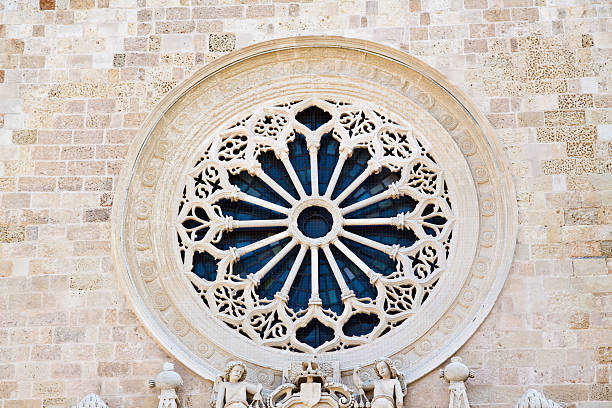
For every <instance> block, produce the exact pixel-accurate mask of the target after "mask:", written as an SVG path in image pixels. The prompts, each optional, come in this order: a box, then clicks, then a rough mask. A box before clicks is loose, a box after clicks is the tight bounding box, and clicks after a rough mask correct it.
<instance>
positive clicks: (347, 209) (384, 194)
mask: <svg viewBox="0 0 612 408" xmlns="http://www.w3.org/2000/svg"><path fill="white" fill-rule="evenodd" d="M390 197H391V192H390V191H389V190H385V191H383V192H382V193H378V194H375V195H373V196H372V197H368V198H366V199H365V200H361V201H358V202H356V203H354V204H351V205H348V206H346V207H344V208H341V209H340V213H341V214H342V215H346V214H349V213H352V212H353V211H357V210H360V209H362V208H365V207H367V206H369V205H372V204H376V203H378V202H379V201H382V200H386V199H388V198H390Z"/></svg>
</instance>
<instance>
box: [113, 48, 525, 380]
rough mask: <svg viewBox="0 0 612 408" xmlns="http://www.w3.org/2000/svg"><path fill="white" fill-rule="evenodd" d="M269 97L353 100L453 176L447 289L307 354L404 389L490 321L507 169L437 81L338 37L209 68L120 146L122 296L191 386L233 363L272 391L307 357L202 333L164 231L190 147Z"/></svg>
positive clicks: (499, 275) (507, 251)
mask: <svg viewBox="0 0 612 408" xmlns="http://www.w3.org/2000/svg"><path fill="white" fill-rule="evenodd" d="M305 87H307V88H308V89H306V88H305ZM279 92H281V93H283V94H287V95H292V94H294V95H301V94H306V95H319V94H323V95H333V96H335V97H347V98H353V99H354V98H360V97H361V98H366V99H367V100H368V101H374V103H376V104H378V105H382V106H384V107H385V108H386V109H388V111H392V112H394V114H397V115H403V114H406V115H408V116H409V117H411V118H413V119H414V120H416V121H417V122H419V123H421V125H420V126H422V130H423V131H425V132H430V134H431V140H433V141H435V142H436V143H437V144H439V146H440V147H439V150H440V152H441V155H442V156H443V159H442V161H445V162H446V163H451V164H449V166H451V171H450V172H449V173H454V172H455V171H454V169H456V170H457V172H456V173H457V174H461V177H459V176H456V177H455V178H453V177H454V176H453V175H452V174H450V175H449V178H450V179H451V182H450V184H451V187H452V189H453V191H455V193H456V198H453V200H455V201H456V204H457V205H458V207H459V208H460V209H461V208H465V212H464V213H463V214H464V217H463V219H462V220H461V222H460V223H459V224H460V225H458V228H459V230H458V231H459V232H458V234H460V235H461V236H462V237H468V238H473V240H470V239H464V240H462V241H466V242H462V243H461V244H460V245H462V246H460V249H458V250H455V253H453V254H451V256H450V257H449V260H453V262H454V263H452V264H451V268H455V269H456V270H455V272H456V273H455V275H454V277H453V278H452V279H453V280H452V285H450V286H449V287H453V288H454V289H453V290H452V291H451V292H449V293H448V294H447V295H444V296H440V300H436V301H435V302H432V305H431V306H430V307H429V308H425V310H424V312H423V313H422V314H421V316H419V318H418V319H416V320H415V323H414V326H412V323H411V324H410V325H407V326H406V328H405V329H403V330H398V331H397V333H395V332H394V331H392V332H391V333H389V335H385V336H383V337H382V338H379V339H377V340H375V341H374V342H372V344H368V345H364V346H359V347H357V348H356V349H349V350H343V351H340V352H331V353H326V354H323V355H320V356H318V358H319V359H322V360H339V361H340V368H341V370H345V371H346V370H350V369H352V368H353V367H355V366H357V365H367V364H371V363H373V361H374V359H375V358H378V357H383V356H384V357H391V358H392V359H393V360H394V361H395V363H396V366H397V367H398V369H400V370H401V371H402V372H404V374H405V375H406V379H407V380H408V381H409V382H410V381H414V380H416V379H418V378H419V377H421V376H423V375H425V374H426V373H427V372H429V371H431V370H432V369H434V368H436V367H437V366H438V365H440V364H441V363H443V362H444V360H446V359H447V358H448V357H450V356H451V355H452V354H453V353H454V352H455V351H456V350H457V349H459V348H460V347H461V346H462V345H463V344H464V343H465V342H466V341H467V340H468V338H469V337H470V336H471V335H472V334H473V333H474V332H475V331H476V330H477V328H478V327H479V325H480V324H481V323H482V322H483V321H484V319H485V317H486V316H487V315H488V313H489V312H490V310H491V308H492V307H493V304H494V302H495V300H496V299H497V297H498V295H499V293H500V291H501V289H502V287H503V284H504V282H505V279H506V277H507V274H508V271H509V269H510V264H511V262H512V257H513V253H514V246H515V241H516V235H517V223H518V222H517V219H518V217H517V206H516V198H515V193H514V188H513V185H512V180H511V177H510V171H509V169H508V166H507V164H506V161H505V159H504V153H503V151H502V149H501V147H500V146H499V144H498V142H497V140H496V138H495V134H494V130H493V129H492V127H491V125H490V124H489V123H488V121H487V120H486V118H485V117H484V116H483V115H482V114H481V113H480V112H479V111H478V109H477V108H476V106H475V105H474V104H473V103H472V102H471V101H470V100H469V98H468V97H467V96H466V95H465V94H464V93H463V92H462V91H461V90H460V89H458V88H456V87H454V86H453V85H451V84H450V82H449V81H448V80H447V79H446V78H445V77H444V76H443V75H442V74H440V73H439V72H437V71H436V70H434V69H433V68H431V67H429V66H428V65H426V64H424V63H423V62H421V61H419V60H417V59H415V58H413V57H411V56H409V55H407V54H405V53H403V52H401V51H398V50H395V49H392V48H389V47H387V46H383V45H380V44H376V43H372V42H368V41H363V40H356V39H347V38H341V37H295V38H286V39H280V40H273V41H268V42H264V43H259V44H256V45H253V46H250V47H246V48H244V49H241V50H239V51H236V52H233V53H231V54H228V55H226V56H224V57H222V58H219V59H217V60H215V61H213V62H212V63H210V64H208V65H207V66H205V67H203V68H202V69H200V70H199V71H197V72H196V73H195V74H194V75H193V76H192V77H191V78H190V79H188V80H186V81H185V82H183V83H182V84H180V85H179V86H177V87H176V88H174V89H173V90H172V91H171V92H169V93H168V94H167V95H166V96H165V97H164V98H163V100H162V101H161V102H160V103H159V104H158V106H157V107H156V108H155V109H154V110H153V111H152V112H151V113H150V114H149V116H148V117H147V119H146V120H145V122H144V124H143V126H142V128H141V130H140V132H139V134H138V135H137V137H136V138H135V139H134V141H133V142H132V144H131V146H130V149H129V152H128V155H127V157H126V163H125V165H124V167H123V170H122V172H121V175H120V176H119V179H118V183H117V188H116V191H115V200H114V204H113V213H112V244H113V255H114V257H115V264H116V267H117V270H118V274H119V278H120V281H121V283H122V285H123V287H124V289H125V292H126V294H127V296H128V298H130V300H131V303H132V306H133V308H134V310H135V312H136V314H137V315H138V316H139V318H140V320H141V321H142V322H143V324H144V326H145V327H146V328H147V329H148V330H149V332H150V333H151V335H152V337H153V338H154V339H156V341H157V342H158V343H159V344H160V345H161V346H162V347H163V348H164V349H165V350H166V351H167V352H168V353H170V354H172V355H174V357H176V358H177V359H178V360H180V361H181V362H182V363H183V364H185V365H186V366H187V367H189V368H190V369H192V370H193V371H194V372H196V373H197V374H199V375H201V376H202V377H204V378H207V379H213V378H214V376H215V375H217V374H218V372H219V371H220V370H222V368H223V366H224V365H225V363H226V362H227V361H228V360H230V359H234V358H241V359H244V360H246V361H247V365H248V366H249V367H250V368H251V370H249V371H250V372H251V373H255V374H254V375H255V378H256V379H257V380H258V381H260V382H262V383H264V385H266V386H272V385H274V384H275V383H277V382H278V381H279V380H280V372H281V370H282V369H283V368H284V367H283V366H282V362H285V363H286V361H291V360H298V359H303V358H308V356H307V355H304V354H299V353H292V352H281V353H280V354H279V352H278V351H274V353H276V354H279V355H280V357H278V358H276V359H275V358H274V357H273V356H272V354H270V351H269V350H265V349H266V348H264V347H261V346H257V345H256V344H255V343H253V344H246V343H247V342H248V340H246V339H244V338H237V337H236V336H239V335H235V334H233V333H231V331H230V330H229V328H227V327H226V328H222V327H221V326H215V324H214V318H213V317H212V316H210V315H207V314H206V310H205V308H204V307H202V305H201V304H200V305H198V304H197V302H196V300H197V297H196V296H194V295H193V293H191V294H190V293H187V291H186V290H185V288H187V286H186V284H185V282H184V281H183V280H181V279H180V277H179V275H177V272H176V271H175V269H176V267H175V266H176V264H177V263H176V257H177V255H176V253H175V252H173V251H172V245H173V242H174V241H173V239H172V237H171V231H172V229H171V224H172V223H171V221H168V219H169V218H172V211H173V210H174V209H175V208H176V207H175V194H176V188H177V187H176V185H177V184H176V181H177V177H179V176H180V175H181V174H183V172H184V170H185V169H186V168H187V167H189V165H192V164H193V163H192V162H190V160H191V159H192V155H193V151H191V150H192V149H193V148H197V147H198V146H200V145H201V143H203V141H204V139H205V138H206V137H207V136H206V135H209V134H211V133H212V132H213V130H214V129H216V128H218V127H219V126H221V125H222V124H224V123H227V121H228V120H230V119H231V118H233V117H234V116H236V115H237V114H239V113H240V112H242V114H244V112H246V111H248V109H249V107H251V106H253V104H255V103H262V101H264V100H268V101H269V100H273V99H274V98H275V95H276V96H277V95H278V93H279ZM266 98H267V99H266ZM190 149H191V150H190ZM454 162H456V164H452V163H454ZM466 174H467V177H466ZM468 179H469V180H468ZM177 277H179V278H177ZM200 303H201V302H200ZM407 323H408V322H407ZM217 327H219V328H220V329H219V330H217ZM211 332H214V333H215V334H214V335H213V334H211ZM241 342H242V343H241ZM258 347H259V348H258ZM365 348H368V349H367V350H368V351H367V353H364V352H363V350H365ZM241 350H242V351H241ZM245 350H246V351H245ZM351 350H353V351H351ZM355 350H357V351H355ZM254 352H255V354H253V353H254ZM283 353H285V354H283ZM383 354H384V355H383ZM389 354H390V355H389ZM369 369H370V370H371V367H370V368H369ZM366 371H367V370H366Z"/></svg>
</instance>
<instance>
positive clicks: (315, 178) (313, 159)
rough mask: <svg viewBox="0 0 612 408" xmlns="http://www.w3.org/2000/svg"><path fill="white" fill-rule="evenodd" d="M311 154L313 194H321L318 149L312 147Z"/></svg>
mask: <svg viewBox="0 0 612 408" xmlns="http://www.w3.org/2000/svg"><path fill="white" fill-rule="evenodd" d="M309 152H310V153H309V156H310V186H311V189H312V195H313V196H315V197H316V196H318V195H319V170H318V168H317V167H318V163H317V150H316V149H312V150H310V151H309Z"/></svg>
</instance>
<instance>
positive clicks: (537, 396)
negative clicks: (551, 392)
mask: <svg viewBox="0 0 612 408" xmlns="http://www.w3.org/2000/svg"><path fill="white" fill-rule="evenodd" d="M516 407H517V408H536V407H537V408H561V405H559V404H557V403H556V402H554V401H552V400H549V399H548V398H546V397H545V396H544V394H542V393H541V392H538V391H536V390H533V389H529V390H527V392H526V393H525V394H524V395H523V396H522V397H521V399H520V400H519V401H518V403H517V404H516Z"/></svg>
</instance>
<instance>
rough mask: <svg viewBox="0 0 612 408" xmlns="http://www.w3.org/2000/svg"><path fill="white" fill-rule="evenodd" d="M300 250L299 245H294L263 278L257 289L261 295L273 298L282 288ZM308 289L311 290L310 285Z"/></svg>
mask: <svg viewBox="0 0 612 408" xmlns="http://www.w3.org/2000/svg"><path fill="white" fill-rule="evenodd" d="M298 251H299V247H298V246H296V247H294V248H293V249H292V250H291V251H289V253H288V254H287V255H286V256H285V257H284V258H283V259H281V261H280V262H279V263H278V264H276V266H274V268H272V269H271V270H270V272H268V273H267V274H266V276H265V277H264V278H263V279H262V280H261V282H260V284H259V286H258V287H257V289H256V290H257V293H258V294H259V296H260V297H262V298H266V299H273V298H274V295H275V294H276V292H279V291H280V290H281V288H282V287H283V285H284V284H285V281H286V280H287V276H288V275H289V270H290V269H291V267H292V266H293V262H294V261H295V258H296V257H297V254H298ZM308 290H309V291H310V287H309V288H308Z"/></svg>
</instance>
